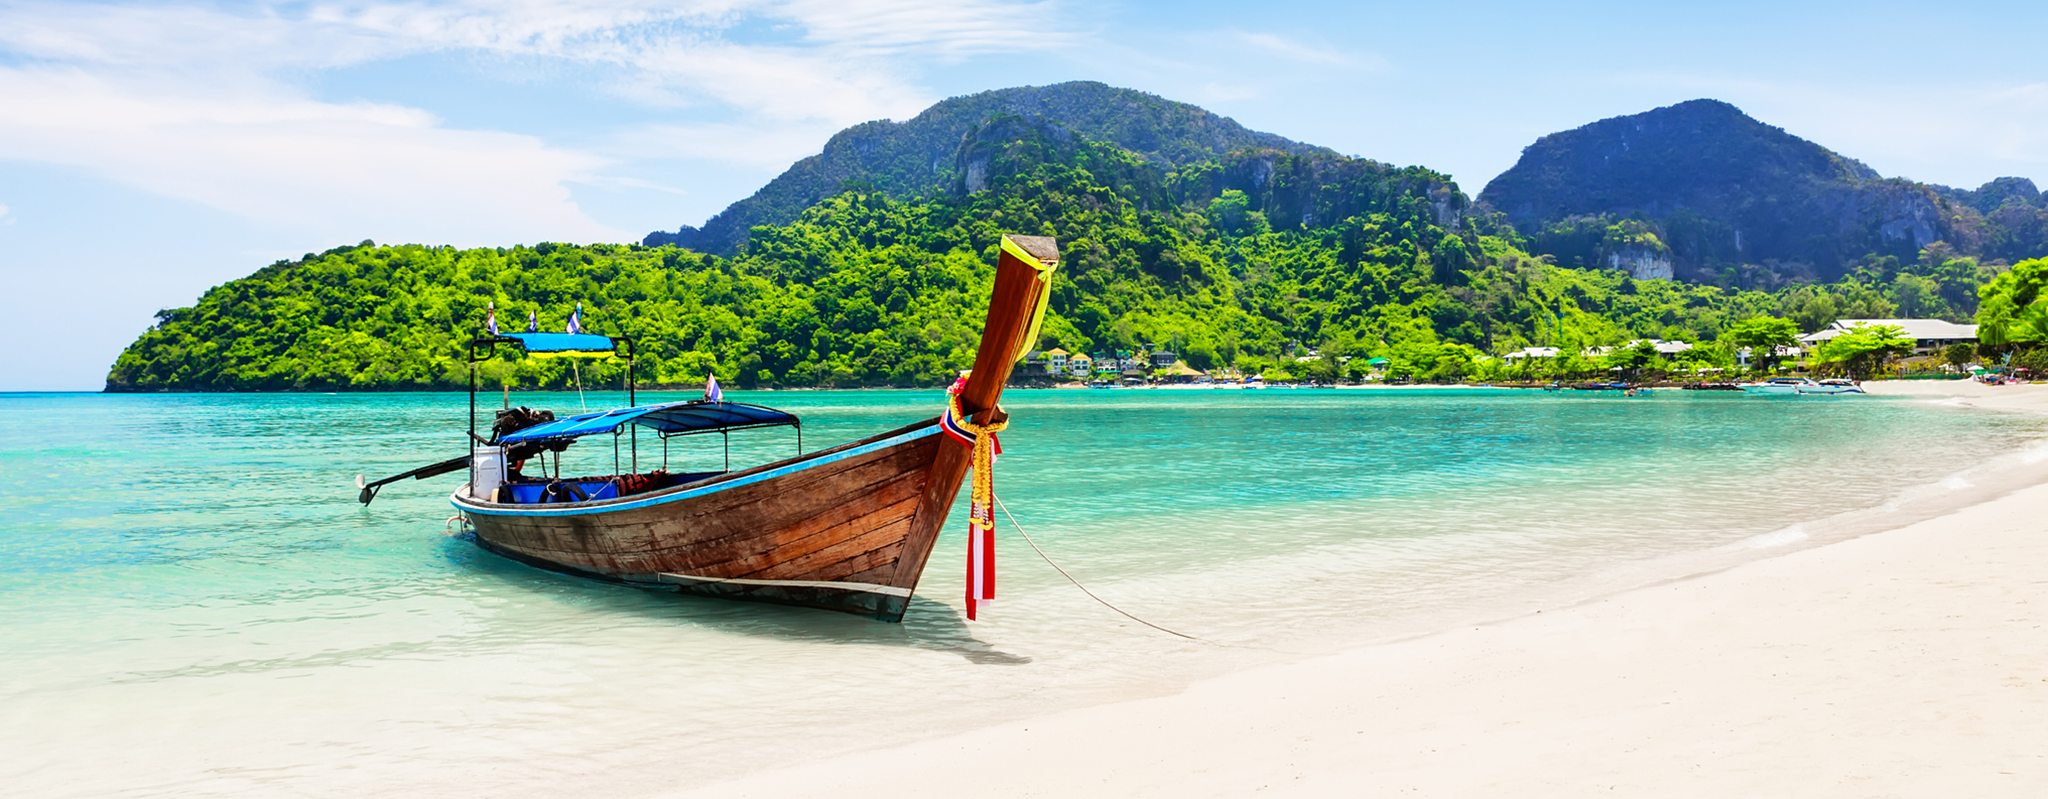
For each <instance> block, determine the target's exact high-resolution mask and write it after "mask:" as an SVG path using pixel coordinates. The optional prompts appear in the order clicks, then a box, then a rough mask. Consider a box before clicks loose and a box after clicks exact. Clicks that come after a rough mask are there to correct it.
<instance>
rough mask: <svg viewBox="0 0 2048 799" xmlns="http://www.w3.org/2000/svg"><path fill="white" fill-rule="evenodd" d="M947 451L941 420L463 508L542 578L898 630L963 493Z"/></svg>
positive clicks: (466, 502) (493, 544)
mask: <svg viewBox="0 0 2048 799" xmlns="http://www.w3.org/2000/svg"><path fill="white" fill-rule="evenodd" d="M949 449H965V448H964V447H962V446H960V445H959V444H957V443H954V442H953V441H952V440H951V439H949V438H946V437H945V436H944V435H941V434H940V432H939V427H938V425H937V423H936V421H932V422H923V423H919V424H916V425H911V426H908V427H905V428H901V429H898V430H894V431H890V432H888V433H883V434H881V435H879V436H874V437H871V438H868V439H863V440H861V441H855V442H852V443H849V444H846V445H843V446H840V447H835V448H833V449H830V450H826V451H823V452H819V453H813V454H811V455H807V456H804V457H800V458H792V459H789V460H786V461H779V462H776V463H770V464H765V465H763V466H760V467H756V468H754V469H748V470H746V471H741V472H734V473H731V474H727V475H721V476H719V477H716V478H712V479H708V480H703V481H699V482H696V483H691V484H688V485H682V486H676V487H674V488H670V489H665V490H663V491H658V492H654V493H650V494H642V495H637V496H629V497H623V498H619V499H613V500H602V501H598V502H584V503H573V504H562V505H512V504H501V503H491V502H480V501H477V500H475V499H473V498H471V497H470V496H468V491H467V488H466V487H465V488H464V489H462V490H458V491H457V492H456V494H455V495H454V497H452V502H453V503H454V504H455V506H456V508H457V509H459V510H460V511H461V512H462V513H463V515H464V517H465V518H467V519H468V520H469V523H470V525H471V527H472V529H473V530H474V532H475V535H476V541H477V543H478V544H479V545H480V546H482V547H484V548H485V549H488V550H490V551H492V552H496V553H499V554H502V555H505V556H507V557H511V558H514V559H516V560H519V561H522V562H525V563H529V564H533V565H536V566H540V567H542V568H547V569H552V570H556V571H563V572H568V573H573V574H580V575H584V576H590V577H596V578H599V579H604V580H609V581H612V582H619V583H626V584H631V585H636V586H641V587H647V588H662V589H667V590H673V591H677V592H680V593H685V594H696V595H701V596H715V597H723V598H728V599H742V600H753V601H762V602H774V603H778V604H786V605H799V606H804V607H815V608H824V609H828V610H837V611H842V612H847V613H855V614H858V615H863V616H870V617H873V618H876V619H881V620H885V621H898V620H900V619H901V618H902V617H903V612H904V609H905V608H906V607H907V606H908V604H909V601H910V596H911V592H912V590H913V589H914V588H915V587H916V585H917V578H918V576H919V574H921V573H922V572H923V569H924V564H925V560H926V558H927V557H928V556H929V555H930V554H931V545H932V541H933V540H934V539H935V538H936V536H937V534H938V531H939V528H940V526H941V525H942V524H943V523H944V521H945V517H946V512H947V510H948V509H949V508H950V506H951V505H952V503H953V499H954V497H955V495H956V494H957V493H958V492H959V488H960V482H961V477H962V476H963V472H964V470H962V469H955V468H945V467H947V465H948V464H949V463H952V462H954V461H956V460H957V458H953V457H946V456H947V455H950V454H951V453H948V452H947V450H949Z"/></svg>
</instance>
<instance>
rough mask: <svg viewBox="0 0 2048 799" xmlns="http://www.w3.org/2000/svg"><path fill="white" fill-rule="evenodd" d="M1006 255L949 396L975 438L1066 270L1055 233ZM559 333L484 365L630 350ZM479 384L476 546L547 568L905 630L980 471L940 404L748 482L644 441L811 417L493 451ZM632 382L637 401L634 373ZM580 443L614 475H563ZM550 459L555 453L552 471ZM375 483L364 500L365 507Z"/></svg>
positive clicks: (620, 412)
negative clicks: (949, 519)
mask: <svg viewBox="0 0 2048 799" xmlns="http://www.w3.org/2000/svg"><path fill="white" fill-rule="evenodd" d="M999 252H1000V255H999V256H998V263H997V268H996V276H995V282H994V286H993V289H992V296H991V298H990V302H989V309H988V316H987V320H986V324H985V325H984V327H983V331H982V339H981V344H980V348H979V350H978V351H977V353H976V356H975V361H974V368H973V369H972V370H971V371H970V372H968V373H967V375H966V376H965V377H964V378H963V380H962V381H960V382H959V383H958V384H956V386H955V387H954V390H953V391H954V393H955V395H956V398H957V402H958V410H959V413H960V417H959V418H958V419H957V421H966V422H968V424H969V425H974V426H979V425H986V424H1000V423H1001V422H1002V421H1003V420H1004V416H1003V414H1002V413H1001V411H1000V410H999V409H998V408H997V400H998V399H999V398H1000V397H1001V396H1002V392H1003V385H1004V383H1005V382H1007V381H1008V379H1009V376H1010V371H1011V369H1012V367H1013V366H1014V365H1015V364H1016V362H1017V361H1018V360H1020V359H1021V358H1022V356H1023V354H1024V352H1025V350H1026V349H1027V348H1028V347H1029V346H1031V344H1032V343H1033V341H1034V339H1035V338H1036V336H1037V329H1038V326H1039V324H1040V323H1041V322H1042V321H1043V319H1044V310H1045V301H1046V298H1047V296H1048V294H1049V289H1050V287H1051V279H1052V272H1053V270H1054V269H1055V268H1057V265H1058V261H1059V251H1058V247H1057V245H1056V243H1055V242H1054V240H1053V239H1051V238H1049V237H1033V236H1005V237H1003V239H1002V241H1001V246H1000V247H999ZM549 336H558V334H524V335H516V334H515V335H510V336H493V337H490V338H483V339H478V340H477V342H475V343H474V344H472V354H471V364H472V367H474V365H475V364H476V363H477V362H479V361H481V360H483V359H486V358H489V357H491V353H492V352H494V351H495V348H496V347H497V346H500V345H510V346H517V347H521V348H524V349H525V350H527V351H529V352H532V351H535V349H536V348H537V347H538V348H542V349H550V350H552V351H565V350H572V349H574V348H572V347H570V346H569V345H570V344H577V346H579V347H582V348H583V349H582V350H580V351H587V352H600V351H602V350H604V349H614V348H622V349H614V351H616V352H623V353H625V354H626V355H627V356H628V357H630V349H631V348H630V341H625V340H623V339H621V340H617V341H614V340H613V339H611V338H608V337H603V336H582V337H581V338H583V339H585V341H582V342H580V343H577V342H563V341H560V340H558V339H557V338H544V337H549ZM600 339H601V340H602V341H600ZM628 363H629V364H630V361H629V362H628ZM474 375H475V372H474V368H472V384H471V386H472V390H471V397H470V404H471V428H472V429H471V434H470V435H471V437H472V439H475V440H476V441H478V442H480V443H479V445H478V446H476V447H475V452H474V454H473V455H472V457H471V458H470V460H469V465H470V469H471V478H470V482H469V483H468V484H467V485H464V486H463V487H461V488H459V489H457V490H456V491H455V493H454V495H453V496H452V497H450V501H451V502H452V503H453V504H454V505H455V508H456V509H457V510H458V511H460V512H461V514H462V516H463V518H464V519H466V520H467V521H468V523H469V524H470V526H471V528H472V529H473V531H474V533H475V540H476V543H477V544H478V545H479V546H481V547H483V548H484V549H487V550H489V551H491V552H495V553H498V554H501V555H504V556H506V557H510V558H513V559H515V560H519V561H523V562H526V563H530V564H533V565H536V566H540V567H543V568H548V569H553V570H557V571H563V572H569V573H573V574H579V575H583V576H588V577H593V578H598V579H602V580H607V581H612V582H619V583H626V584H631V585H636V586H641V587H646V588H659V589H666V590H673V591H678V592H682V593H689V594H699V595H705V596H716V597H727V598H732V599H743V600H754V601H762V602H773V603H779V604H788V605H801V606H807V607H815V608H824V609H829V610H836V611H843V612H847V613H854V614H859V615H863V616H870V617H873V618H876V619H881V620H884V621H899V620H901V619H902V617H903V613H904V610H905V609H906V608H907V606H908V604H909V601H910V597H911V594H912V592H913V591H914V590H915V589H916V587H917V582H918V579H919V577H920V575H922V574H923V572H924V567H925V561H926V559H927V558H928V557H929V556H930V554H931V550H932V544H933V542H934V541H935V540H936V539H937V537H938V534H939V531H940V529H941V528H942V526H943V525H944V523H945V521H946V516H947V513H948V511H949V510H950V509H951V507H952V504H953V500H954V497H955V496H956V495H957V494H958V492H959V490H960V485H961V482H962V481H963V479H964V478H965V476H966V474H967V472H968V468H969V466H970V464H971V462H972V460H973V449H972V448H970V447H968V446H963V445H962V443H960V442H961V441H962V440H964V439H959V438H957V437H958V436H959V435H960V430H961V429H962V426H961V425H958V424H952V425H950V427H949V428H948V429H947V430H946V431H945V432H943V433H942V427H948V423H947V422H946V419H947V415H948V414H950V413H952V411H950V410H942V409H935V411H938V412H939V414H938V416H937V417H936V418H932V419H927V420H924V421H919V422H916V423H913V424H909V425H905V426H903V427H900V428H897V429H894V430H889V431H886V432H882V433H877V434H875V435H872V436H869V437H867V438H863V439H860V440H857V441H851V442H847V443H844V444H840V445H838V446H834V447H831V448H829V449H824V450H820V451H816V452H809V453H804V452H801V443H800V442H801V439H800V438H799V445H798V448H799V454H797V455H795V456H793V457H790V458H786V459H783V460H778V461H775V462H772V463H765V464H760V465H757V466H753V467H751V468H743V469H740V470H737V471H734V470H731V469H730V466H729V464H728V468H727V469H725V470H720V471H712V472H700V473H689V474H669V473H667V472H666V471H665V468H664V469H656V470H653V471H649V472H640V471H638V469H639V460H640V459H639V444H638V442H639V439H638V438H637V433H638V432H640V431H648V432H651V433H652V434H653V435H654V436H655V437H656V438H658V439H659V440H660V441H662V442H664V447H665V446H666V443H665V442H666V441H667V440H668V439H669V438H673V437H676V436H681V435H702V434H708V433H718V434H720V435H727V436H729V435H730V434H731V433H732V432H734V431H737V430H745V429H756V428H766V427H789V428H794V429H797V430H799V431H800V430H801V421H800V420H798V419H797V418H796V417H795V416H794V415H792V414H789V413H786V412H783V411H779V410H776V409H773V408H766V407H763V406H758V405H748V404H744V403H736V402H726V401H724V400H723V399H722V397H717V396H707V398H706V399H704V400H696V401H690V402H674V403H662V404H658V405H647V406H634V407H628V408H621V409H617V410H612V411H605V412H602V413H592V414H583V415H579V416H574V417H569V418H567V419H561V420H542V421H538V423H532V424H519V423H515V424H509V425H502V426H501V429H498V430H495V431H494V434H493V435H492V436H491V437H490V438H488V439H485V438H483V437H481V436H478V435H477V434H476V432H475V377H474ZM628 375H629V377H628V385H629V389H628V396H629V400H628V404H629V405H630V404H631V402H632V401H631V399H630V397H631V388H630V381H631V378H630V365H629V366H628ZM707 393H708V392H707ZM527 421H532V420H527ZM972 429H973V428H972V427H969V428H967V430H968V435H970V436H971V435H972ZM629 434H633V435H634V437H633V438H631V440H632V442H633V443H632V445H631V450H630V451H631V453H632V457H631V464H632V465H631V467H630V468H628V467H627V466H626V465H625V464H626V463H627V461H623V460H618V459H619V458H623V457H626V456H625V454H624V453H625V452H626V449H625V447H624V445H623V444H622V442H624V441H626V440H628V438H627V437H628V435H629ZM799 435H800V433H799ZM585 437H602V438H609V439H610V440H611V443H612V444H613V451H614V457H615V461H616V464H615V465H617V466H618V470H617V471H618V473H617V474H613V475H605V476H599V477H593V478H564V477H563V475H562V473H561V467H560V461H559V453H560V451H561V450H562V449H564V448H566V447H568V446H570V445H572V444H573V443H575V442H576V441H579V440H582V439H584V438H585ZM650 450H651V448H650ZM550 451H552V452H555V453H557V461H556V467H555V473H554V474H552V475H548V474H546V460H547V454H548V452H550ZM536 456H537V457H539V458H540V459H541V470H542V472H543V474H542V476H541V477H540V478H527V477H525V476H524V475H523V469H522V468H521V466H522V464H521V462H522V461H525V460H528V459H531V458H534V457H536ZM650 457H651V451H650ZM665 466H666V464H665V463H664V467H665ZM430 468H431V467H430ZM458 468H459V467H458ZM408 474H411V473H408ZM401 476H404V475H401ZM392 479H397V478H392ZM382 482H388V481H380V483H382ZM374 488H375V486H371V487H370V488H366V489H365V491H364V501H365V502H367V501H368V498H369V497H370V496H373V495H374Z"/></svg>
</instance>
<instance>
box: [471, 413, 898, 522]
mask: <svg viewBox="0 0 2048 799" xmlns="http://www.w3.org/2000/svg"><path fill="white" fill-rule="evenodd" d="M938 432H939V425H938V423H937V422H936V421H934V422H933V423H932V424H931V425H930V426H927V427H920V428H918V429H916V430H912V431H910V432H908V433H904V434H902V435H897V436H890V437H888V438H885V439H882V440H880V441H877V442H874V443H872V444H863V445H861V446H858V447H854V448H853V449H849V450H845V451H842V452H834V453H832V454H830V455H826V456H824V457H821V458H815V459H812V460H805V461H798V462H796V463H792V464H789V465H788V466H781V467H777V468H774V469H769V470H768V471H765V472H756V473H754V474H750V475H747V476H745V477H740V478H736V479H732V480H724V481H720V482H717V483H712V484H711V485H707V486H699V487H697V488H692V489H689V490H687V491H678V492H676V493H673V494H658V495H654V496H649V497H646V498H644V499H637V500H627V501H625V502H606V503H604V504H602V505H586V504H582V503H577V504H575V505H555V506H552V507H550V506H533V507H526V506H508V507H484V506H481V505H471V504H465V503H463V502H461V501H460V500H457V499H455V498H454V497H450V498H449V500H448V501H449V504H452V505H454V506H455V507H456V508H458V509H460V510H462V511H464V512H466V513H477V514H482V515H485V516H577V515H583V514H596V513H610V512H612V511H618V510H630V509H634V508H645V507H651V506H654V505H661V504H665V503H669V502H676V501H680V500H685V499H691V498H694V497H701V496H704V495H706V494H713V493H717V492H719V491H724V490H726V489H729V488H738V487H740V486H743V485H751V484H753V483H758V482H761V481H762V480H769V479H773V478H776V477H781V476H783V475H787V474H794V473H796V472H800V471H803V470H805V469H810V468H814V467H818V466H823V465H825V464H828V463H836V462H838V461H843V460H846V459H847V458H853V457H858V456H861V455H866V454H868V453H870V452H874V451H875V450H878V449H885V448H888V447H893V446H896V445H898V444H902V443H904V442H907V441H916V440H918V439H920V438H924V437H925V436H930V435H936V434H937V433H938Z"/></svg>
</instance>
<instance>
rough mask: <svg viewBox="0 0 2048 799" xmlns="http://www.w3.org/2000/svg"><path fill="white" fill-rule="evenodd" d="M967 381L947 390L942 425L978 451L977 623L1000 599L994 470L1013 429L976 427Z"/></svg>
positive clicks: (970, 516)
mask: <svg viewBox="0 0 2048 799" xmlns="http://www.w3.org/2000/svg"><path fill="white" fill-rule="evenodd" d="M966 388H967V378H966V377H964V376H963V377H961V378H960V379H959V380H956V381H954V382H953V387H952V388H949V389H946V415H945V416H942V417H940V418H939V426H940V427H941V428H943V429H944V430H945V431H946V435H948V436H950V437H952V438H953V440H955V441H958V442H960V443H962V444H965V445H967V446H969V447H972V448H974V487H973V489H972V490H971V491H970V493H969V495H968V496H969V497H970V499H969V501H968V505H967V619H968V620H969V621H973V620H974V618H975V616H976V615H977V612H978V611H979V610H980V609H981V606H982V605H983V604H985V603H988V602H992V601H994V600H995V598H996V507H995V505H996V500H995V497H996V480H995V473H994V472H993V467H994V466H995V463H996V456H997V455H1001V454H1002V453H1003V445H1002V442H1000V441H997V440H996V433H998V432H1001V431H1002V430H1003V428H1005V427H1009V426H1010V423H1009V420H1008V419H1005V420H1003V421H1000V422H989V423H988V424H975V423H974V422H973V421H972V420H970V419H968V418H967V414H965V413H961V412H960V392H961V391H964V390H966ZM997 412H998V414H1000V413H1001V406H997Z"/></svg>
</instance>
